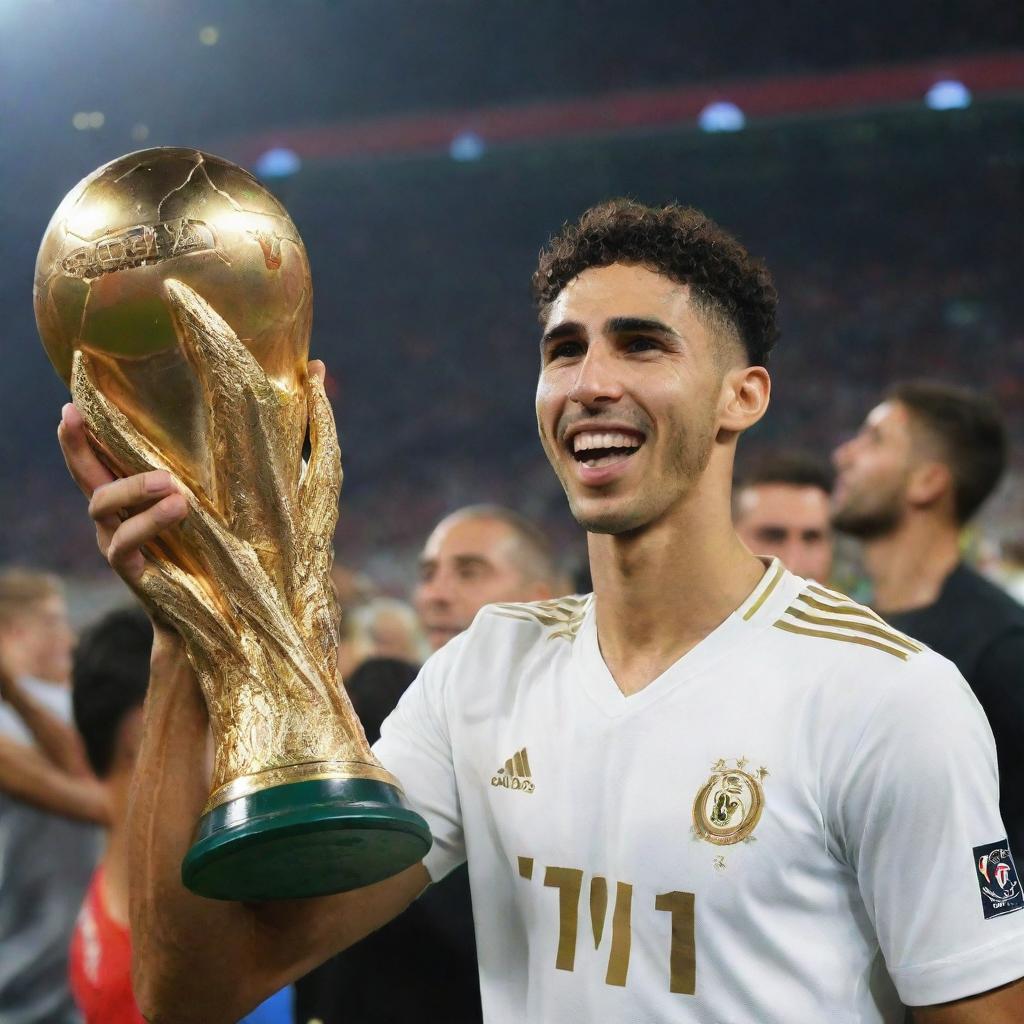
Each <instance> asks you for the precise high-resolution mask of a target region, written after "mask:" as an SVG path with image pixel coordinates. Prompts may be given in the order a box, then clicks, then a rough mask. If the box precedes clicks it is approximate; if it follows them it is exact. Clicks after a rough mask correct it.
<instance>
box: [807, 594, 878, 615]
mask: <svg viewBox="0 0 1024 1024" xmlns="http://www.w3.org/2000/svg"><path fill="white" fill-rule="evenodd" d="M799 600H801V601H802V602H803V603H804V604H806V605H807V606H808V607H810V608H816V609H817V610H818V611H819V612H833V613H835V612H842V614H843V615H859V616H861V618H865V619H871V620H872V621H874V622H884V621H885V620H884V619H883V618H882V617H881V616H880V615H878V614H876V613H875V612H873V611H872V610H871V609H870V608H865V607H864V606H863V605H861V604H854V603H853V602H852V601H851V602H850V603H849V604H842V603H840V602H836V603H835V604H826V603H825V602H824V601H819V600H818V599H817V598H814V597H811V596H810V594H807V593H802V594H801V595H800V598H799Z"/></svg>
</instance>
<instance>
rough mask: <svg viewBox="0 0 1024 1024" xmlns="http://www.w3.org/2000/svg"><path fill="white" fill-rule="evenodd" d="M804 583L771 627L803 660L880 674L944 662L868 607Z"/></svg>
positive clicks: (823, 587)
mask: <svg viewBox="0 0 1024 1024" xmlns="http://www.w3.org/2000/svg"><path fill="white" fill-rule="evenodd" d="M803 582H804V585H803V586H802V587H801V588H800V589H799V590H798V591H797V592H796V593H795V594H794V595H793V596H792V598H791V599H790V601H789V603H788V605H787V606H786V608H785V610H784V611H782V613H781V614H780V615H779V616H778V617H777V618H776V620H775V622H774V623H773V626H774V627H775V629H777V630H780V631H781V632H782V633H784V634H786V636H787V637H788V638H789V646H791V647H792V649H793V651H794V653H796V654H798V656H799V658H800V660H801V661H807V662H808V663H813V662H814V661H822V662H826V663H829V664H835V665H836V666H838V667H841V666H842V665H844V664H846V665H851V666H857V667H859V666H863V665H871V666H875V667H876V668H877V669H878V670H879V671H882V672H883V674H884V670H885V669H887V668H888V669H898V668H899V666H901V665H902V666H908V665H911V664H915V663H920V662H921V661H925V662H927V661H930V660H931V659H934V658H939V660H940V661H943V660H945V659H942V658H940V657H939V655H936V654H935V652H934V651H932V650H931V649H930V648H928V647H927V646H926V645H925V644H923V643H921V642H919V641H917V640H914V639H912V638H911V637H909V636H907V635H906V634H905V633H903V632H901V631H900V630H899V629H897V628H896V627H895V626H893V625H892V624H891V623H889V622H887V621H886V620H885V619H883V618H882V616H880V615H879V614H878V613H877V612H875V611H874V610H872V609H871V608H869V607H868V606H867V605H864V604H861V603H859V602H858V601H855V600H854V599H853V598H851V597H849V596H847V595H846V594H844V593H842V592H841V591H838V590H832V589H831V588H829V587H825V586H822V585H821V584H820V583H814V582H812V581H810V580H805V581H803ZM812 641H813V642H812Z"/></svg>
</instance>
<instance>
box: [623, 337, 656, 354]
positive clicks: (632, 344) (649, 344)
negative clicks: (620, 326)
mask: <svg viewBox="0 0 1024 1024" xmlns="http://www.w3.org/2000/svg"><path fill="white" fill-rule="evenodd" d="M656 348H658V343H657V342H656V341H655V340H654V339H653V338H644V337H640V338H630V340H629V345H628V346H627V347H626V351H627V352H650V351H651V350H652V349H656Z"/></svg>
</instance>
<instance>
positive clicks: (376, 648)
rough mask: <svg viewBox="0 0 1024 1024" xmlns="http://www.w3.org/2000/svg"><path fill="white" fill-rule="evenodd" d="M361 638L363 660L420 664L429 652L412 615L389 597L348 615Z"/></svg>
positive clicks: (368, 602) (405, 605) (415, 618)
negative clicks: (391, 660) (394, 660)
mask: <svg viewBox="0 0 1024 1024" xmlns="http://www.w3.org/2000/svg"><path fill="white" fill-rule="evenodd" d="M348 614H349V615H350V616H351V617H353V618H354V619H355V625H356V630H357V631H358V632H359V633H360V634H361V635H362V636H363V637H364V638H365V640H364V643H365V652H366V653H365V657H367V658H391V659H397V660H399V661H405V662H411V663H412V664H414V665H417V666H418V665H422V664H423V661H424V660H425V659H426V656H427V654H428V653H429V651H428V650H427V645H426V639H425V638H424V636H423V629H422V628H421V626H420V623H419V620H418V618H417V617H416V612H415V611H414V610H413V609H412V608H411V607H410V606H409V605H408V604H406V603H405V602H404V601H398V600H396V599H395V598H393V597H374V598H372V599H371V600H369V601H367V602H366V603H365V604H362V605H359V606H357V607H356V608H354V609H352V611H350V612H349V613H348Z"/></svg>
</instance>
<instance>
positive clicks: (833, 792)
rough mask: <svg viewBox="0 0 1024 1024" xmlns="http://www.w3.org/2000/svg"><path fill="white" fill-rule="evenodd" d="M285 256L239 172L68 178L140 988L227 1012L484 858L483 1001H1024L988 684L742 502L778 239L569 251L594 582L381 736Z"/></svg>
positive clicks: (75, 421)
mask: <svg viewBox="0 0 1024 1024" xmlns="http://www.w3.org/2000/svg"><path fill="white" fill-rule="evenodd" d="M297 254H298V255H301V254H302V249H301V241H299V239H298V236H297V234H295V232H294V227H293V226H291V223H290V221H289V220H288V219H287V215H286V214H285V213H284V211H283V210H282V209H281V208H280V207H279V206H277V205H276V204H275V203H274V202H273V200H272V199H270V197H268V196H267V195H266V193H265V192H263V191H262V189H260V187H259V185H258V184H257V183H256V182H255V181H254V180H253V179H251V178H250V177H249V176H248V175H246V174H245V172H243V171H240V170H239V169H237V168H232V167H231V166H230V165H227V164H225V163H224V162H223V161H218V160H216V159H215V158H212V157H208V156H204V155H202V154H197V153H193V152H191V151H183V150H152V151H148V152H146V153H141V154H134V155H132V156H130V157H126V158H122V160H120V161H115V162H114V164H111V165H107V166H106V167H105V168H101V169H100V170H99V171H97V172H96V173H95V174H94V175H92V176H91V177H90V178H88V179H86V181H85V182H83V183H82V184H81V185H79V186H78V187H77V188H76V189H75V190H73V192H72V193H71V194H70V195H69V197H68V199H67V200H65V202H64V203H63V204H62V206H61V208H60V209H59V210H58V212H57V214H56V215H55V217H54V221H53V222H52V223H51V226H50V229H49V230H48V233H47V237H46V239H44V244H43V249H42V251H41V253H40V261H39V264H38V266H37V277H36V308H37V316H38V318H39V322H40V329H41V333H42V334H43V337H44V343H45V344H46V345H47V349H48V352H49V353H50V355H51V358H52V359H53V361H54V363H55V365H56V366H57V369H58V371H59V372H61V373H62V374H63V376H64V377H65V379H67V380H68V381H69V383H70V384H71V388H72V392H73V395H74V404H73V405H68V406H65V408H64V411H63V413H62V420H61V425H60V428H59V436H60V441H61V444H62V447H63V449H64V452H65V456H66V459H67V462H68V467H69V469H70V471H71V473H72V476H73V477H74V478H75V480H76V482H77V483H78V484H79V486H80V487H81V489H82V490H83V491H84V492H85V494H86V496H87V497H88V498H89V500H90V514H91V516H92V517H93V519H94V520H95V522H96V527H97V537H98V541H99V546H100V549H101V551H102V552H103V553H104V555H105V556H106V557H107V559H108V560H109V562H110V564H111V565H112V566H113V567H114V569H115V570H116V571H118V572H119V573H120V574H121V575H122V577H123V578H124V579H125V580H126V581H127V582H128V583H129V585H130V586H132V587H133V588H134V589H135V591H136V593H138V594H139V595H140V597H141V598H142V600H143V601H144V603H146V605H147V607H148V608H149V609H150V611H151V614H152V615H153V617H154V621H155V623H156V625H157V641H156V644H155V649H154V655H153V666H152V679H151V684H150V691H149V697H148V701H147V707H146V724H145V733H144V738H143V742H142V748H141V751H140V754H139V759H138V773H137V776H136V780H135V786H134V795H133V803H132V810H131V822H130V827H131V831H132V834H133V840H132V841H133V845H134V862H135V869H134V875H133V878H132V899H131V902H132V932H133V942H134V946H135V951H136V957H137V960H136V965H135V979H136V994H137V997H138V1000H139V1003H140V1006H141V1007H142V1009H143V1012H144V1013H145V1014H146V1015H147V1016H148V1017H149V1018H150V1019H151V1020H153V1021H157V1022H161V1024H163V1022H168V1024H172V1022H173V1024H179V1022H181V1024H184V1022H202V1024H217V1022H221V1021H224V1022H227V1021H232V1020H235V1019H237V1018H238V1017H239V1016H240V1015H241V1014H242V1013H244V1012H245V1011H246V1010H247V1009H249V1008H251V1007H252V1006H254V1005H256V1004H257V1003H258V1002H259V1001H260V1000H261V999H262V998H264V997H265V996H266V995H267V994H269V993H270V992H272V991H274V990H276V989H277V988H279V987H281V985H283V984H285V983H287V982H288V981H290V980H292V979H294V978H295V977H297V976H298V975H300V974H302V973H304V972H305V971H307V970H308V969H310V968H311V967H313V966H314V965H315V964H317V963H319V962H320V961H322V960H323V959H325V958H326V957H327V956H329V955H330V954H332V953H334V952H335V951H337V950H338V949H341V948H344V947H345V946H347V945H350V944H351V943H353V942H356V941H358V940H359V939H360V938H361V937H362V936H364V935H366V934H368V933H369V932H370V931H372V930H373V929H374V928H376V927H378V926H379V925H381V924H382V923H384V922H386V921H387V920H389V919H390V918H392V917H393V916H394V915H396V914H397V913H399V912H400V911H401V910H402V909H403V908H404V907H405V906H406V905H407V904H408V903H409V902H410V901H411V900H413V899H414V898H415V897H416V895H417V894H418V893H419V892H420V891H421V890H422V889H423V888H424V887H425V886H426V885H428V884H429V883H430V881H431V880H432V879H438V878H440V877H442V876H443V875H444V874H446V873H447V872H448V871H450V870H452V869H453V868H454V867H456V866H457V865H458V864H460V863H461V862H462V861H463V860H466V859H468V863H469V871H470V878H471V883H472V888H473V898H474V905H475V915H476V928H477V936H478V947H479V957H480V976H481V987H482V995H483V1005H484V1014H485V1019H486V1020H488V1021H489V1022H493V1024H512V1022H516V1024H518V1022H521V1021H524V1020H527V1021H532V1022H558V1024H561V1022H563V1021H567V1020H580V1021H594V1022H597V1021H609V1022H610V1021H615V1022H619V1021H627V1020H629V1021H633V1020H644V1021H654V1020H658V1021H662V1020H679V1021H709V1020H727V1021H729V1022H730V1024H741V1022H742V1024H764V1022H766V1021H785V1022H787V1024H796V1022H808V1024H810V1022H812V1021H813V1022H815V1024H817V1022H820V1021H822V1020H839V1019H842V1020H858V1021H871V1022H875V1021H879V1022H881V1021H885V1022H890V1021H892V1022H895V1021H902V1019H903V1010H902V1008H901V1006H900V1001H901V1000H902V1002H903V1003H905V1004H907V1005H909V1006H912V1007H914V1008H915V1009H914V1011H913V1013H914V1019H915V1020H916V1021H920V1022H939V1024H965V1022H969V1021H980V1020H984V1021H986V1022H989V1024H999V1022H1002V1021H1005V1022H1009V1021H1016V1020H1019V1019H1020V1016H1021V1014H1022V1013H1024V986H1022V985H1020V984H1013V983H1014V982H1016V981H1017V979H1019V978H1020V977H1021V976H1022V975H1024V915H1022V914H1018V913H1017V911H1018V910H1020V909H1021V908H1022V907H1024V898H1022V896H1021V891H1020V882H1019V879H1018V877H1017V874H1016V868H1015V866H1014V864H1013V858H1012V854H1011V852H1010V850H1009V848H1008V844H1006V842H1005V839H1004V838H1003V837H1005V829H1003V827H1002V824H1001V822H1000V820H999V812H998V803H997V792H998V780H997V777H996V773H995V754H994V750H993V747H992V741H991V734H990V733H989V732H988V728H987V724H986V722H985V719H984V716H983V714H982V712H981V711H980V709H979V708H978V707H977V705H976V703H975V702H974V700H973V698H972V697H971V695H970V692H969V691H968V690H967V688H966V687H965V686H964V684H963V681H962V679H961V678H960V677H959V675H958V674H957V673H956V671H955V670H954V669H953V668H952V667H951V666H950V665H949V664H948V663H947V662H945V661H944V660H942V659H941V658H939V657H938V656H936V655H934V654H933V653H931V652H930V651H928V650H927V649H923V648H921V647H920V646H919V645H917V644H915V643H914V642H913V641H910V640H908V639H907V638H906V637H903V636H902V635H901V634H899V633H898V632H897V631H895V630H893V629H891V628H890V627H888V626H887V624H886V623H884V622H883V621H881V620H880V619H878V618H877V617H876V616H874V615H873V613H871V612H870V611H869V610H867V609H865V608H862V607H860V606H858V605H856V604H854V603H853V602H851V601H850V600H849V599H847V598H845V597H843V596H842V595H840V594H836V593H834V592H833V591H830V590H826V589H825V588H822V587H820V586H818V585H816V584H809V583H808V582H807V581H804V580H802V579H800V578H799V577H795V576H793V575H791V574H790V573H788V572H786V571H785V569H784V568H783V567H782V566H781V565H780V564H779V563H778V562H772V563H770V564H766V563H764V562H762V561H761V560H759V559H756V558H754V557H753V556H752V555H751V554H750V553H749V552H748V551H747V550H746V549H745V548H744V547H743V545H742V544H741V543H740V542H739V540H738V539H737V538H736V535H735V533H734V531H733V529H732V526H731V517H730V485H731V477H732V464H733V458H734V453H735V448H736V443H737V441H738V438H739V436H740V434H742V433H743V432H744V431H745V430H746V429H747V428H749V427H750V426H752V425H753V424H755V423H756V422H757V421H758V420H760V418H761V417H762V416H763V415H764V413H765V411H766V409H767V405H768V398H769V391H770V381H769V377H768V373H767V371H766V370H765V369H764V364H765V362H766V360H767V356H768V352H769V350H770V348H771V346H772V344H773V343H774V341H775V337H776V331H775V323H774V311H775V292H774V289H773V287H772V285H771V282H770V279H769V278H768V275H767V272H766V271H764V269H763V268H762V267H761V266H760V264H758V263H756V262H755V261H754V260H752V259H751V258H750V256H749V255H748V254H747V253H746V251H745V250H744V249H743V248H742V247H741V246H740V245H739V244H738V243H737V242H736V241H735V240H734V239H732V238H731V237H730V236H729V235H727V234H726V233H725V232H724V231H722V230H721V229H720V228H718V227H717V226H716V225H715V224H713V223H712V222H710V221H709V220H707V218H705V217H704V216H703V215H701V214H699V213H698V212H697V211H694V210H688V209H684V208H680V207H677V206H669V207H666V208H664V209H651V208H647V207H643V206H640V205H639V204H636V203H632V202H627V201H616V202H611V203H606V204H602V205H601V206H598V207H595V208H593V209H592V210H590V211H588V212H587V213H586V214H584V216H583V218H582V219H581V221H580V222H579V223H578V224H577V225H573V226H566V227H565V228H564V229H563V230H562V232H561V233H560V234H559V235H558V236H557V237H556V238H555V239H554V240H553V241H552V242H551V244H550V245H549V247H548V249H547V250H546V251H545V252H544V253H543V254H542V256H541V262H540V267H539V268H538V271H537V273H536V275H535V277H534V286H535V293H536V296H537V300H538V306H539V310H540V315H541V321H542V325H543V338H542V341H541V371H540V378H539V382H538V389H537V419H538V427H539V431H540V436H541V441H542V444H543V446H544V449H545V452H546V454H547V456H548V458H549V460H550V461H551V463H552V466H553V468H554V470H555V472H556V474H557V475H558V476H559V478H560V480H561V482H562V484H563V487H564V489H565V491H566V495H567V497H568V499H569V503H570V506H571V508H572V511H573V514H574V515H575V517H576V518H577V520H578V521H579V522H580V523H581V525H583V526H584V528H585V529H586V530H587V531H588V541H589V549H590V559H591V567H592V573H593V578H594V584H595V593H594V595H591V596H587V597H584V598H565V599H561V600H556V601H548V602H538V603H534V604H513V605H493V606H490V607H488V608H485V609H484V610H483V611H482V612H481V613H480V614H479V615H478V616H477V619H476V621H475V622H474V624H473V626H472V627H471V628H470V629H469V630H468V631H467V632H466V633H464V634H462V635H461V636H459V637H457V638H455V639H454V640H452V641H451V642H450V643H448V644H447V645H445V646H444V648H442V649H441V650H440V651H439V652H438V653H437V654H435V655H434V656H433V657H432V658H431V659H430V660H429V661H428V663H427V664H426V666H425V667H424V669H423V671H422V672H421V674H420V676H419V678H418V679H417V681H416V682H415V683H414V684H413V686H412V687H411V688H410V690H409V691H408V693H407V694H406V695H405V697H403V699H402V701H401V703H400V704H399V706H398V708H397V709H396V711H395V712H394V714H393V715H392V716H391V718H390V719H389V721H388V722H387V723H385V726H384V729H383V730H382V738H381V740H380V741H379V743H378V744H376V745H375V748H374V752H373V753H371V752H370V751H369V749H368V748H366V745H365V741H363V740H362V734H361V730H360V729H359V726H358V723H357V722H356V721H355V719H354V716H353V715H352V714H351V710H350V707H349V705H348V702H347V700H346V699H345V698H344V693H343V690H342V688H341V686H340V685H339V682H338V680H337V679H336V677H335V675H336V674H335V672H334V670H333V667H332V658H333V645H334V643H335V637H336V626H335V622H334V617H333V614H332V609H331V607H330V600H329V594H328V592H327V591H326V587H325V574H326V566H327V564H328V559H329V557H330V539H331V535H332V533H333V527H334V517H335V515H336V498H337V486H338V483H339V480H340V471H339V468H338V453H337V447H336V442H335V440H334V435H333V420H332V417H331V413H330V408H329V406H328V404H327V402H326V399H325V397H324V395H323V389H322V375H323V368H322V365H320V364H317V363H309V364H308V365H307V364H306V346H307V344H308V325H309V289H308V276H306V277H305V279H304V280H302V281H301V283H299V282H300V279H302V273H301V271H298V272H294V273H293V276H292V277H291V278H290V279H289V278H288V274H289V272H290V271H294V265H293V263H290V262H289V261H294V260H296V259H297ZM303 260H304V256H303V257H302V260H299V262H300V263H301V265H302V266H303V267H304V262H303ZM307 425H308V426H307ZM307 433H308V441H309V455H308V458H307V459H305V460H303V458H302V451H303V442H304V440H305V439H306V435H307ZM211 727H212V730H213V733H214V737H215V740H216V743H217V755H216V761H215V768H214V780H213V791H212V793H211V791H210V786H209V780H208V779H207V778H206V777H205V775H204V772H203V769H202V765H203V762H204V753H205V746H206V741H207V732H208V729H210V728H211ZM375 755H376V756H375ZM378 758H379V760H378ZM392 772H394V774H391V773H392ZM420 815H422V818H421V817H420ZM197 819H198V821H199V824H198V827H197V825H196V821H197ZM424 819H425V821H426V823H428V824H429V831H430V833H432V836H433V843H432V845H431V844H430V837H429V835H428V834H427V831H426V828H425V826H424ZM183 861H184V863H183ZM190 890H191V891H190ZM328 893H333V895H327V894H328ZM211 897H214V898H211ZM296 897H311V898H306V899H296ZM312 897H315V898H312ZM388 970H389V972H391V973H392V974H393V976H394V983H400V974H401V965H400V964H394V965H388ZM423 1017H424V1019H427V1020H430V1019H431V1017H430V1007H424V1008H423Z"/></svg>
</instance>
